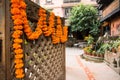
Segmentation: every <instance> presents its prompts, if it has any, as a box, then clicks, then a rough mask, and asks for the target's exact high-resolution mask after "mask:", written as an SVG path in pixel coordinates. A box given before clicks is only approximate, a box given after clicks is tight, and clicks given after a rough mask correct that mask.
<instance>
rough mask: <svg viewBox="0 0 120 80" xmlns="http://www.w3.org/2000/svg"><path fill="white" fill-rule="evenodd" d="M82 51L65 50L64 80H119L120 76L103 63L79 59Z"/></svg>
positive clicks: (75, 49) (74, 49) (76, 49)
mask: <svg viewBox="0 0 120 80" xmlns="http://www.w3.org/2000/svg"><path fill="white" fill-rule="evenodd" d="M81 54H83V50H80V49H78V48H66V80H120V75H119V74H117V73H116V72H115V71H114V70H112V69H111V68H110V67H109V66H107V65H106V64H105V63H104V62H102V63H95V62H92V61H86V60H84V59H82V58H80V55H81Z"/></svg>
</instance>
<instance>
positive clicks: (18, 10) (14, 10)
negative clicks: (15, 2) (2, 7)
mask: <svg viewBox="0 0 120 80" xmlns="http://www.w3.org/2000/svg"><path fill="white" fill-rule="evenodd" d="M11 14H14V15H15V14H20V9H19V8H12V9H11Z"/></svg>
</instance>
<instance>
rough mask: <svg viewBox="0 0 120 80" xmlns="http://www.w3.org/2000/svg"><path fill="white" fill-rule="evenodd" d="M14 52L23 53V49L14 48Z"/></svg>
mask: <svg viewBox="0 0 120 80" xmlns="http://www.w3.org/2000/svg"><path fill="white" fill-rule="evenodd" d="M14 52H15V53H16V54H21V53H23V50H22V49H16V50H14Z"/></svg>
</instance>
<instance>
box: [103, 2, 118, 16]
mask: <svg viewBox="0 0 120 80" xmlns="http://www.w3.org/2000/svg"><path fill="white" fill-rule="evenodd" d="M119 10H120V2H119V0H115V1H113V2H112V3H111V4H110V5H109V6H108V7H106V8H105V9H104V10H103V13H102V18H108V16H109V17H110V16H112V15H114V14H115V13H117V12H118V11H119Z"/></svg>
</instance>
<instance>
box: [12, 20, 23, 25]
mask: <svg viewBox="0 0 120 80" xmlns="http://www.w3.org/2000/svg"><path fill="white" fill-rule="evenodd" d="M22 23H23V21H22V20H21V19H15V20H14V25H21V24H22Z"/></svg>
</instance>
